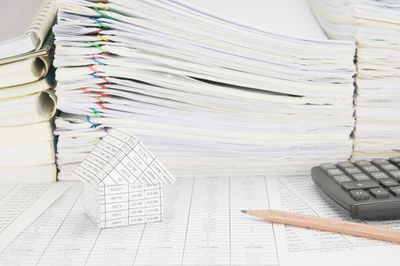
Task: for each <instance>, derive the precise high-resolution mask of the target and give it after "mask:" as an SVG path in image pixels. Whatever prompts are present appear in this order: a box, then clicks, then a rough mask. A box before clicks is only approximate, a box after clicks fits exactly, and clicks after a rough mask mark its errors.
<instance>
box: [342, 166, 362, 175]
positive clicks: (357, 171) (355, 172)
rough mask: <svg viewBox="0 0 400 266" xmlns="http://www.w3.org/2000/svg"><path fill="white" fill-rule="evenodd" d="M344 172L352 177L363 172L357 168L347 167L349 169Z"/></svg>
mask: <svg viewBox="0 0 400 266" xmlns="http://www.w3.org/2000/svg"><path fill="white" fill-rule="evenodd" d="M344 171H345V172H346V174H348V175H352V174H361V170H360V169H358V168H357V167H347V168H344Z"/></svg>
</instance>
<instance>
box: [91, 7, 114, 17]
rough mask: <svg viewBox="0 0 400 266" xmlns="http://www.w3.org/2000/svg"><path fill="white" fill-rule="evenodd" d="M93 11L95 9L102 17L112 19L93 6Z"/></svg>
mask: <svg viewBox="0 0 400 266" xmlns="http://www.w3.org/2000/svg"><path fill="white" fill-rule="evenodd" d="M94 11H96V12H97V13H99V14H100V16H102V17H103V18H108V19H113V18H112V17H110V16H108V15H106V14H104V13H103V12H101V11H100V10H98V9H97V7H95V8H94Z"/></svg>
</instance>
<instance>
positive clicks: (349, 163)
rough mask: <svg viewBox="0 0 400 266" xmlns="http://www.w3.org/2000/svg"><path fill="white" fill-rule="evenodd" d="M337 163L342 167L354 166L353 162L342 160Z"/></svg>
mask: <svg viewBox="0 0 400 266" xmlns="http://www.w3.org/2000/svg"><path fill="white" fill-rule="evenodd" d="M337 165H338V166H339V168H341V169H344V168H346V167H354V164H352V163H351V162H340V163H337Z"/></svg>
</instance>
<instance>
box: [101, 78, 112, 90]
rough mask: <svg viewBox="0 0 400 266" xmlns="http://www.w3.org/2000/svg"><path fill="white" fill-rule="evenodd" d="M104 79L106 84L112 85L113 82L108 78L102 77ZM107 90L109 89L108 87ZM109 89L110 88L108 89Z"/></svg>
mask: <svg viewBox="0 0 400 266" xmlns="http://www.w3.org/2000/svg"><path fill="white" fill-rule="evenodd" d="M102 78H103V79H104V81H105V82H106V83H112V82H111V81H109V80H108V79H107V78H106V77H102ZM106 88H107V87H106ZM107 89H108V88H107Z"/></svg>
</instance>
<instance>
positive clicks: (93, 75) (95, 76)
mask: <svg viewBox="0 0 400 266" xmlns="http://www.w3.org/2000/svg"><path fill="white" fill-rule="evenodd" d="M89 75H90V76H92V77H94V78H101V76H99V75H96V74H94V73H90V74H89Z"/></svg>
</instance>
